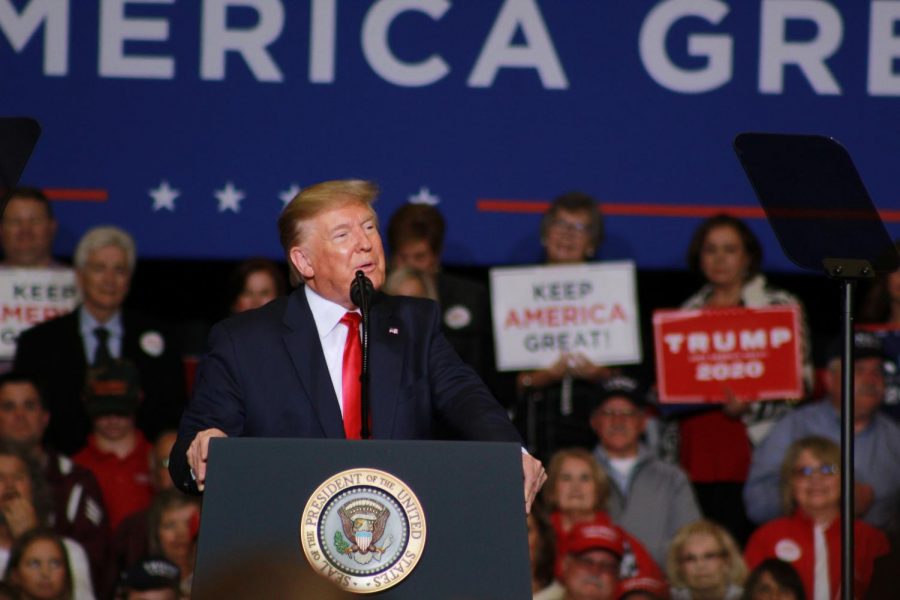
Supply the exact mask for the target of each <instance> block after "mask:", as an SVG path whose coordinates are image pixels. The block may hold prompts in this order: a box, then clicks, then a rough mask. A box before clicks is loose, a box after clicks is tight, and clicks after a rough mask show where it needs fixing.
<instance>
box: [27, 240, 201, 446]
mask: <svg viewBox="0 0 900 600" xmlns="http://www.w3.org/2000/svg"><path fill="white" fill-rule="evenodd" d="M135 260H136V259H135V246H134V240H132V239H131V236H130V235H128V234H127V233H126V232H124V231H122V230H121V229H118V228H116V227H95V228H94V229H91V230H90V231H88V232H87V233H86V234H85V235H84V236H83V237H82V238H81V241H79V243H78V246H77V247H76V249H75V270H76V275H77V279H78V287H79V289H80V290H81V295H82V300H83V303H82V305H81V306H80V307H79V308H78V309H77V310H75V311H73V312H72V313H70V314H68V315H65V316H63V317H59V318H57V319H52V320H50V321H46V322H44V323H41V324H40V325H36V326H35V327H33V328H31V329H29V330H27V331H25V332H24V333H23V334H22V335H21V336H20V337H19V342H18V347H17V349H16V359H15V368H16V370H18V371H21V372H23V373H26V374H28V375H31V376H32V377H34V378H36V379H37V380H38V381H42V382H44V384H45V385H46V386H47V387H46V389H47V397H46V398H45V400H46V404H47V406H48V408H49V410H50V424H49V426H48V427H47V434H46V439H47V441H48V442H49V443H50V444H51V445H52V446H53V447H54V448H55V449H57V450H59V451H61V452H65V453H66V454H74V453H75V452H76V451H78V450H79V449H80V448H81V447H82V446H83V445H84V442H85V438H86V436H87V433H88V431H89V430H90V422H89V420H88V416H87V414H86V413H85V411H84V407H83V406H82V404H81V402H80V398H81V392H82V389H83V388H84V382H85V379H86V377H85V376H86V373H87V370H88V367H89V366H102V365H105V364H107V363H109V362H111V361H113V360H115V359H128V360H130V361H132V362H133V363H134V365H135V366H136V367H137V369H138V372H139V374H140V378H141V381H142V382H143V386H144V387H143V392H144V401H143V402H142V404H141V406H140V408H139V409H138V412H137V424H138V427H140V428H141V430H142V431H143V432H144V434H145V435H146V436H147V437H148V438H150V439H153V438H155V437H156V435H157V434H158V433H159V432H160V431H161V430H162V429H164V428H166V427H174V426H175V425H176V423H177V422H178V418H179V416H180V413H181V410H182V408H183V406H184V399H185V385H184V369H183V367H182V364H181V356H180V351H179V350H178V348H177V347H176V344H175V343H174V341H173V339H172V336H171V335H168V334H167V333H166V332H165V331H166V330H165V327H164V326H163V325H162V324H160V323H159V322H158V321H156V320H155V319H152V318H150V317H147V316H145V315H143V314H141V313H138V312H136V311H131V310H127V309H123V307H122V305H123V303H124V301H125V297H126V296H127V295H128V290H129V287H130V284H131V276H132V274H133V273H134V266H135Z"/></svg>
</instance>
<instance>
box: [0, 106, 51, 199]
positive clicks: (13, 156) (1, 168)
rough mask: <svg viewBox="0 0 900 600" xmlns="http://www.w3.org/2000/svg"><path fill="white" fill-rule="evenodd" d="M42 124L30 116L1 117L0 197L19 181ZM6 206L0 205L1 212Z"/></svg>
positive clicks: (39, 134)
mask: <svg viewBox="0 0 900 600" xmlns="http://www.w3.org/2000/svg"><path fill="white" fill-rule="evenodd" d="M40 136H41V126H40V125H38V122H37V121H35V120H34V119H31V118H28V117H0V198H2V197H4V196H5V195H6V192H7V191H8V190H10V189H11V188H14V187H16V185H18V183H19V177H21V176H22V171H24V170H25V165H27V164H28V159H29V158H30V157H31V152H32V151H33V150H34V147H35V145H36V144H37V141H38V138H39V137H40ZM4 208H5V206H0V213H2V212H3V209H4Z"/></svg>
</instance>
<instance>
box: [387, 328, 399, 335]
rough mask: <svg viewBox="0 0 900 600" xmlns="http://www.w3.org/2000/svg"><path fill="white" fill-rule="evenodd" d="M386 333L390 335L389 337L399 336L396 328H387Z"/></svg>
mask: <svg viewBox="0 0 900 600" xmlns="http://www.w3.org/2000/svg"><path fill="white" fill-rule="evenodd" d="M388 333H390V334H391V335H400V330H399V329H397V328H396V327H389V328H388Z"/></svg>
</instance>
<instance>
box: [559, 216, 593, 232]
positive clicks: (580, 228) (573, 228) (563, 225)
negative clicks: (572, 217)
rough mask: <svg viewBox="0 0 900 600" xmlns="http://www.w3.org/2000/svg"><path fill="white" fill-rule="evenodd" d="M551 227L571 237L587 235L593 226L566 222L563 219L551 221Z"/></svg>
mask: <svg viewBox="0 0 900 600" xmlns="http://www.w3.org/2000/svg"><path fill="white" fill-rule="evenodd" d="M550 227H552V228H553V229H558V230H560V231H562V232H563V233H568V234H570V235H587V233H588V231H590V228H591V225H590V223H573V222H572V221H564V220H563V219H554V220H552V221H550Z"/></svg>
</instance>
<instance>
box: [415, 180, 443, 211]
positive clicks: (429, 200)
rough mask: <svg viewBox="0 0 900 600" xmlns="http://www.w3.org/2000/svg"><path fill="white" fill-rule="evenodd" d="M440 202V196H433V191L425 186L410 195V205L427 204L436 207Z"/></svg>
mask: <svg viewBox="0 0 900 600" xmlns="http://www.w3.org/2000/svg"><path fill="white" fill-rule="evenodd" d="M440 201H441V198H440V196H436V195H434V194H432V193H431V190H429V189H428V188H427V187H425V186H424V185H423V186H422V187H420V188H419V191H418V192H417V193H415V194H410V195H409V202H410V204H427V205H429V206H435V205H436V204H437V203H438V202H440Z"/></svg>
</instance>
